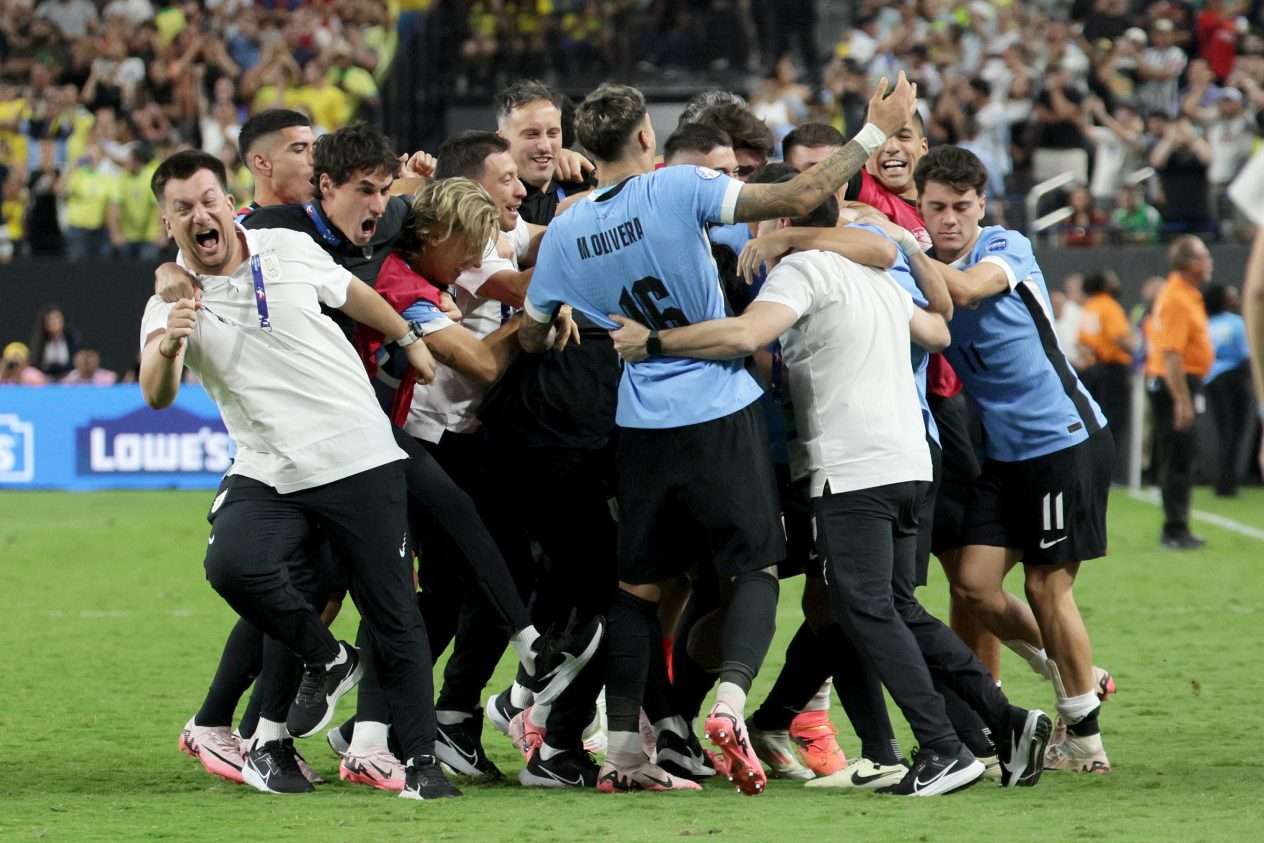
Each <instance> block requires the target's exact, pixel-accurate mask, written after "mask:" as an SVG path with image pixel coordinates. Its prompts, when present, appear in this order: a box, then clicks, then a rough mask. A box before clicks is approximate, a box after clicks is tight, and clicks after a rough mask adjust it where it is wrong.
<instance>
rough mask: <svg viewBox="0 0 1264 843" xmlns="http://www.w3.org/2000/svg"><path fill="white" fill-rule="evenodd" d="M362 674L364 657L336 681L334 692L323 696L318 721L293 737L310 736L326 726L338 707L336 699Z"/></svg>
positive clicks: (358, 680) (352, 686)
mask: <svg viewBox="0 0 1264 843" xmlns="http://www.w3.org/2000/svg"><path fill="white" fill-rule="evenodd" d="M362 676H364V659H360V660H359V661H357V662H356V666H355V670H353V671H351V672H350V673H348V674H347V676H346V678H345V679H343V680H342V681H341V682H339V683H338V687H336V688H334V692H333V693H332V694H330V695H329V696H327V697H325V714H324V716H323V717H321V718H320V722H319V723H317V724H316V725H315V726H313V727H312V728H310V729H308V730H306V731H304V732H295V733H294V737H296V738H310V737H311V736H312V735H314V734H316V733H317V732H319V731H320V730H321V729H323V728H325V727H326V726H328V725H329V721H330V720H333V719H334V709H336V708H337V707H338V700H340V699H342V698H343V696H344V695H345V694H346V693H347V692H348V691H350V690H351V689H352V688H354V687H355V686H356V685H358V684H359V683H360V677H362ZM287 725H288V724H287Z"/></svg>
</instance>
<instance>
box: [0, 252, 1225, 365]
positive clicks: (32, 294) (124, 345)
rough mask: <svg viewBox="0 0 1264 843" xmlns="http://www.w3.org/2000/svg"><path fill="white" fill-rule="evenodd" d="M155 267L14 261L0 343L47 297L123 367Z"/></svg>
mask: <svg viewBox="0 0 1264 843" xmlns="http://www.w3.org/2000/svg"><path fill="white" fill-rule="evenodd" d="M1247 252H1248V247H1246V246H1240V245H1219V246H1214V247H1213V248H1212V254H1213V255H1214V256H1215V261H1216V280H1217V281H1219V282H1220V283H1222V284H1232V285H1238V284H1241V282H1242V274H1243V270H1244V268H1245V266H1246V259H1247ZM1037 254H1038V256H1039V260H1040V265H1041V267H1042V268H1043V269H1044V273H1045V279H1046V281H1047V282H1048V283H1049V284H1050V286H1057V285H1058V284H1060V283H1061V281H1062V279H1063V278H1064V277H1066V276H1067V275H1068V274H1070V273H1072V272H1090V271H1092V270H1095V269H1100V268H1106V267H1109V268H1112V269H1114V270H1115V271H1116V272H1118V273H1119V275H1120V277H1121V278H1122V279H1123V283H1124V295H1123V298H1124V304H1125V306H1131V305H1132V304H1133V303H1135V302H1136V301H1137V299H1138V291H1139V290H1140V288H1141V284H1142V282H1144V281H1145V279H1146V278H1148V277H1150V276H1151V275H1162V274H1164V273H1166V271H1167V258H1166V252H1165V250H1164V249H1163V248H1162V247H1158V246H1153V247H1140V246H1136V247H1115V248H1104V249H1056V248H1042V249H1038V250H1037ZM153 283H154V276H153V267H152V266H150V265H148V264H142V263H135V262H129V261H96V262H81V263H71V262H69V261H64V260H57V259H42V260H35V259H29V258H27V259H19V260H17V261H15V262H13V263H11V264H8V265H6V266H0V344H3V343H8V342H10V341H11V340H22V341H23V342H27V341H29V339H30V335H31V330H32V328H33V327H34V323H35V314H36V313H37V312H38V311H39V309H40V308H41V307H43V306H44V305H45V304H48V303H50V302H55V303H57V304H58V305H60V306H61V308H62V309H63V310H64V311H65V313H66V318H67V320H68V321H69V324H70V326H71V328H72V329H73V330H74V331H75V332H76V333H77V334H78V335H79V338H80V341H81V342H82V343H83V344H84V345H85V346H87V347H90V348H96V349H97V350H98V351H100V352H101V362H102V365H103V366H105V367H106V368H110V369H115V370H118V371H121V370H123V369H126V368H128V367H129V366H131V365H132V364H133V363H134V362H135V359H136V354H137V349H138V345H139V341H140V338H139V332H140V318H141V314H142V313H143V312H144V310H145V302H146V300H147V299H148V298H149V295H150V292H151V291H152V290H153Z"/></svg>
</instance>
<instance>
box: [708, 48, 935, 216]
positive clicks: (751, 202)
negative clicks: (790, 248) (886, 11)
mask: <svg viewBox="0 0 1264 843" xmlns="http://www.w3.org/2000/svg"><path fill="white" fill-rule="evenodd" d="M916 107H917V85H915V84H913V83H911V82H909V81H908V79H907V78H906V77H905V76H904V73H903V72H901V73H900V76H899V79H898V80H897V82H896V85H895V89H894V90H893V91H891V95H890V96H887V80H886V78H885V77H884V78H883V79H882V80H881V81H880V82H878V89H877V90H876V91H874V94H873V97H872V98H871V99H870V100H869V115H868V118H867V122H866V125H865V127H864V128H863V129H861V130H860V132H859V133H857V135H856V137H855V138H853V139H852V140H851V141H849V142H848V143H847V144H846V145H845V146H844V147H843V148H842V149H840V150H838V151H837V152H835V153H833V154H832V155H830V157H828V158H826V159H825V160H824V161H822V162H821V163H819V164H817V165H816V166H814V167H810V168H809V169H808V170H806V171H805V172H802V173H800V174H799V175H798V176H796V177H795V178H794V179H792V180H791V181H788V182H782V183H781V184H748V185H746V186H745V187H743V188H742V192H741V193H740V194H738V197H737V208H736V210H735V211H734V214H733V216H734V220H735V221H737V222H756V221H759V220H768V219H777V218H779V217H799V216H803V215H804V214H807V213H808V212H810V211H811V210H812V209H813V208H815V207H817V206H818V205H820V204H821V203H822V202H824V201H825V200H826V199H828V198H829V197H830V196H832V195H833V194H834V193H835V192H836V191H837V190H838V189H839V188H840V187H842V186H843V185H844V184H846V183H847V181H848V180H849V179H850V178H851V177H852V176H854V175H855V174H856V173H857V172H859V171H860V168H861V167H863V166H864V165H865V161H867V160H869V156H870V155H872V154H873V153H874V152H876V151H877V150H878V147H880V146H881V145H882V144H883V143H884V142H885V140H886V138H887V137H889V136H890V135H893V134H895V133H896V132H898V131H899V130H900V127H901V126H903V125H904V124H905V123H907V122H908V121H909V120H910V119H912V117H913V110H914V109H915V108H916Z"/></svg>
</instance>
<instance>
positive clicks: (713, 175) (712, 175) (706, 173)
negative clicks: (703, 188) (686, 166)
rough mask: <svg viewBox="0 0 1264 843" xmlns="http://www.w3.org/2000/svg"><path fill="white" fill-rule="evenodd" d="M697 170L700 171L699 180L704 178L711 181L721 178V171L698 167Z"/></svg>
mask: <svg viewBox="0 0 1264 843" xmlns="http://www.w3.org/2000/svg"><path fill="white" fill-rule="evenodd" d="M696 169H697V171H698V177H699V178H704V179H707V180H708V181H710V180H711V179H718V178H719V177H720V171H719V170H713V169H711V168H710V167H697V168H696Z"/></svg>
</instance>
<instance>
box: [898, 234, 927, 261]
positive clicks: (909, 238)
mask: <svg viewBox="0 0 1264 843" xmlns="http://www.w3.org/2000/svg"><path fill="white" fill-rule="evenodd" d="M901 231H902V232H903V233H902V234H901V235H900V236H899V237H898V238H897V239H896V241H895V245H897V246H899V247H900V251H901V252H903V253H904V254H905V255H906V256H907V255H912V254H921V251H922V244H921V243H918V242H917V238H916V237H914V236H913V232H911V231H909V230H908V229H907V228H904V229H901Z"/></svg>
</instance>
